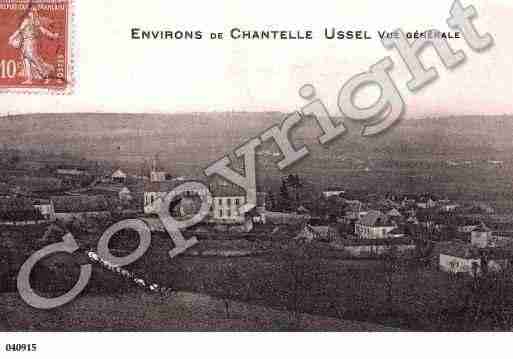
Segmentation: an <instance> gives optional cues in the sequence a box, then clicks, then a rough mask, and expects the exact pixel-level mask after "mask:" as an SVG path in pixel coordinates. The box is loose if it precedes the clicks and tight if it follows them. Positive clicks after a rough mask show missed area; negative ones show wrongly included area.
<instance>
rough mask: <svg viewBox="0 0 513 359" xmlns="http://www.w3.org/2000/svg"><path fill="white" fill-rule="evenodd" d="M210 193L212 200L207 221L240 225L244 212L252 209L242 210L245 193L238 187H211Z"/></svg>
mask: <svg viewBox="0 0 513 359" xmlns="http://www.w3.org/2000/svg"><path fill="white" fill-rule="evenodd" d="M210 193H211V194H212V199H213V203H212V207H211V209H210V214H209V221H211V222H239V223H242V222H244V214H245V212H247V211H248V210H251V209H252V208H249V207H244V208H243V206H244V205H245V204H246V192H245V191H244V190H243V189H242V188H240V187H238V186H235V185H231V184H227V183H224V184H222V185H217V186H211V188H210ZM252 207H254V205H252ZM241 209H243V210H241Z"/></svg>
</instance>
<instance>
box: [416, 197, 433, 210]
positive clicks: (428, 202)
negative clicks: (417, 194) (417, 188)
mask: <svg viewBox="0 0 513 359" xmlns="http://www.w3.org/2000/svg"><path fill="white" fill-rule="evenodd" d="M417 207H419V208H423V209H426V208H434V207H436V201H435V200H433V199H432V198H431V197H423V198H421V199H420V200H419V201H418V202H417Z"/></svg>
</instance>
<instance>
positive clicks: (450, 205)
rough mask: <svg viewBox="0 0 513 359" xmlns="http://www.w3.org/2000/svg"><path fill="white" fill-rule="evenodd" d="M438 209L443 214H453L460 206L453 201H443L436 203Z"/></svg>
mask: <svg viewBox="0 0 513 359" xmlns="http://www.w3.org/2000/svg"><path fill="white" fill-rule="evenodd" d="M438 207H439V208H440V211H443V212H454V211H455V210H456V209H458V207H460V205H459V204H458V203H456V202H454V201H451V200H448V199H443V200H440V201H438Z"/></svg>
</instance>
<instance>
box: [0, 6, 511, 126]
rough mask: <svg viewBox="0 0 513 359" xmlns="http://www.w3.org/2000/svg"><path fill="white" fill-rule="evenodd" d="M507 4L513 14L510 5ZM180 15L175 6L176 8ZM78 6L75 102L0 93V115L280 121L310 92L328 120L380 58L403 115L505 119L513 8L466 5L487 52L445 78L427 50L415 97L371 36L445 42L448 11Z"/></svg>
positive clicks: (402, 70) (400, 67)
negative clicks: (152, 36) (260, 116)
mask: <svg viewBox="0 0 513 359" xmlns="http://www.w3.org/2000/svg"><path fill="white" fill-rule="evenodd" d="M508 3H510V4H508ZM178 4H179V5H178ZM178 4H177V2H174V1H173V2H171V1H168V0H145V1H127V0H88V1H76V4H75V17H74V20H75V21H74V26H73V34H74V50H73V51H74V54H75V67H74V77H75V80H76V85H75V88H74V93H73V95H66V96H55V95H40V94H38V95H34V94H32V95H20V94H17V95H16V94H6V93H0V114H23V113H54V112H63V113H67V112H119V113H127V112H130V113H132V112H133V113H141V112H151V113H174V112H208V111H283V112H291V111H295V110H297V109H299V108H301V107H302V106H303V105H304V104H305V101H304V100H303V99H302V98H301V97H300V96H299V95H298V90H299V88H300V87H301V86H302V85H304V84H307V83H308V84H313V85H314V86H315V88H316V90H317V94H318V96H319V98H320V99H321V100H322V101H323V102H324V103H325V104H326V106H327V107H328V109H329V110H330V112H332V114H333V115H339V110H338V107H337V96H338V93H339V91H340V88H341V87H342V85H343V84H344V83H345V82H346V81H347V80H348V79H350V78H351V77H353V76H354V75H356V74H358V73H361V72H365V71H368V70H369V67H370V66H371V65H373V64H375V63H376V62H378V61H380V60H381V59H382V58H384V57H385V56H390V57H391V59H392V60H393V61H394V69H393V70H392V72H391V76H392V78H393V80H394V82H395V83H396V85H397V87H398V89H399V91H400V92H401V94H402V97H403V99H404V101H405V103H406V113H405V115H406V116H410V117H423V116H444V115H451V114H456V115H460V114H511V113H513V101H512V99H513V66H512V63H513V61H512V60H513V41H512V39H511V36H512V33H513V32H512V31H511V29H512V26H511V21H512V20H511V19H513V3H511V2H510V1H507V0H502V1H499V0H486V1H485V0H463V1H462V4H463V5H464V6H468V5H474V6H475V8H476V10H477V12H478V14H479V16H478V18H477V19H475V20H474V24H475V26H476V28H477V29H478V31H479V32H480V33H481V34H484V33H490V34H491V35H492V37H493V38H494V41H495V43H494V46H493V47H491V48H490V49H489V50H487V51H484V52H482V53H475V52H473V51H472V50H471V49H470V48H469V47H468V46H467V44H466V43H465V42H464V41H463V40H451V42H450V44H451V46H452V47H453V49H454V50H463V51H464V53H465V55H466V56H467V60H466V62H465V63H464V64H462V65H460V66H458V67H456V68H455V69H452V70H447V69H445V68H444V67H443V65H442V63H441V62H440V61H439V60H438V59H437V58H436V57H435V52H434V51H433V50H432V49H429V50H427V51H425V53H424V54H423V59H424V60H425V63H426V64H427V65H434V66H435V67H436V68H437V70H438V72H439V79H438V80H436V81H435V82H433V83H432V84H430V85H428V86H426V87H425V88H423V89H422V90H420V91H419V92H416V93H411V92H410V91H409V90H408V89H407V87H406V82H407V81H408V80H409V77H410V76H409V73H408V71H407V69H406V67H405V65H404V63H403V62H402V60H401V58H400V56H399V55H398V53H397V52H396V51H395V50H387V49H385V48H384V47H383V45H382V44H381V41H380V40H379V38H378V36H377V31H378V30H380V31H381V30H387V31H392V30H395V29H397V28H401V29H403V30H404V31H415V30H426V29H431V28H436V29H439V30H441V31H449V30H450V29H449V28H448V26H447V24H446V19H447V18H448V17H449V16H450V14H449V10H450V7H451V4H452V1H447V0H445V1H442V0H435V1H433V0H431V1H429V2H428V1H425V2H413V1H410V0H404V1H403V0H388V1H370V0H359V1H354V0H350V1H345V0H338V1H329V0H317V1H315V2H308V1H305V2H298V1H276V0H259V1H235V0H233V1H232V0H222V1H215V2H213V1H198V0H192V1H186V2H185V1H184V2H179V3H178ZM134 27H137V28H141V29H148V30H200V31H203V32H204V33H209V32H225V33H226V34H227V33H228V32H229V30H230V29H231V28H233V27H239V28H241V29H248V30H253V29H254V30H260V29H271V28H272V29H279V30H312V31H313V32H314V34H315V37H316V39H315V40H308V41H305V40H304V41H293V40H288V41H269V40H267V41H257V40H253V41H240V40H239V41H238V40H233V39H229V38H226V39H224V40H209V39H202V40H158V41H148V40H131V39H130V32H131V29H132V28H134ZM325 27H327V28H332V27H336V28H337V29H341V30H367V31H368V32H369V33H370V34H371V35H372V36H373V39H372V40H366V41H362V40H352V41H351V40H326V39H323V38H322V36H321V35H322V32H323V30H324V28H325ZM378 93H379V92H377V91H376V89H373V88H370V89H368V91H366V92H363V93H362V94H361V96H359V97H358V98H357V101H359V102H360V103H361V104H362V105H364V104H368V105H370V104H372V102H373V101H374V100H375V98H376V96H377V94H378Z"/></svg>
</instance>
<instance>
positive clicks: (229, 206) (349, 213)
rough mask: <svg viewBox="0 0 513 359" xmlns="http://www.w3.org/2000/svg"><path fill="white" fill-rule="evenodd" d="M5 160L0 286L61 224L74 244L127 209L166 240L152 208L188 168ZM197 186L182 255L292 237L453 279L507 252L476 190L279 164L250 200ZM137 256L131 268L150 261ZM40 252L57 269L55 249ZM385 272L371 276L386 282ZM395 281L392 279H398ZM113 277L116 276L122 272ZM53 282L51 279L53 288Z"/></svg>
mask: <svg viewBox="0 0 513 359" xmlns="http://www.w3.org/2000/svg"><path fill="white" fill-rule="evenodd" d="M15 162H16V163H15ZM6 167H8V168H7V169H5V170H4V171H3V172H2V177H1V178H0V227H1V228H2V231H3V234H2V243H0V248H1V249H2V251H3V252H5V255H4V256H2V258H0V261H1V263H0V264H1V265H0V276H1V281H0V282H1V283H2V288H1V290H2V291H12V290H13V288H14V287H15V284H14V282H15V278H16V275H17V270H18V268H19V266H20V265H21V264H22V263H23V261H24V260H25V259H26V258H27V257H28V256H29V255H30V254H31V251H32V252H33V251H35V250H37V249H39V248H41V247H42V246H44V245H47V244H50V243H55V242H59V241H61V240H62V236H63V235H64V234H65V233H72V234H73V236H74V237H75V238H76V239H77V241H78V243H79V244H80V245H81V248H83V250H84V253H86V252H87V251H89V250H91V248H94V245H95V244H96V242H97V241H98V239H99V237H100V236H101V235H102V232H103V231H105V229H107V228H108V227H109V226H110V225H112V224H113V223H116V222H117V221H119V220H122V219H128V218H137V219H141V220H143V221H145V222H146V223H147V224H148V225H149V227H150V228H151V231H152V233H155V234H156V235H157V236H160V237H158V238H159V239H158V241H159V242H162V243H166V244H165V245H168V244H170V243H171V240H170V239H169V237H168V236H167V233H166V232H165V229H164V228H163V226H162V224H161V223H160V220H159V217H158V213H159V212H160V211H161V205H162V203H163V199H164V197H165V196H166V195H167V194H168V193H169V192H170V191H171V190H172V189H174V188H176V187H177V186H179V185H180V184H183V183H186V182H187V181H191V180H197V179H193V178H186V177H176V176H171V175H170V174H168V173H167V172H166V171H165V170H164V169H163V168H162V165H161V164H160V163H159V161H158V157H155V158H154V159H152V160H151V168H150V169H149V171H148V173H137V174H136V173H130V172H129V171H126V170H124V169H123V168H99V166H98V164H94V165H92V164H91V163H89V164H86V165H83V166H76V165H66V166H63V165H59V164H57V165H56V164H52V165H49V164H46V165H44V164H42V163H38V162H27V161H24V160H22V159H18V160H17V161H14V162H13V161H12V160H11V162H9V163H6ZM9 167H10V168H9ZM29 168H30V169H29ZM208 186H209V190H210V192H211V195H212V199H213V202H212V206H211V208H210V211H209V213H208V216H207V217H206V218H205V219H204V220H203V221H202V222H201V223H198V224H196V225H195V226H193V227H191V228H188V229H187V231H186V233H187V235H186V237H190V236H191V235H194V236H196V237H197V238H198V239H199V243H198V245H197V246H193V247H192V248H190V249H189V250H187V251H186V253H184V255H183V256H184V258H192V257H195V258H202V259H205V261H214V262H215V261H216V260H217V259H216V258H225V259H230V258H235V259H236V258H243V260H244V261H247V260H250V259H251V258H254V259H255V261H259V260H261V258H262V256H268V255H270V256H274V255H276V253H277V252H278V251H279V252H280V253H281V254H280V255H284V256H285V257H284V258H290V257H289V256H290V255H292V256H295V254H294V253H297V248H301V253H302V254H301V255H300V258H302V260H304V261H305V262H308V261H309V260H310V259H311V258H313V257H312V256H311V253H310V254H307V255H306V257H305V252H309V251H316V253H317V254H319V253H321V254H320V256H321V257H323V258H324V259H326V258H329V259H330V260H334V261H343V262H344V263H345V262H346V261H347V262H348V263H358V261H359V263H362V265H364V266H367V265H368V264H369V263H372V264H370V266H371V267H372V270H373V271H377V273H378V274H379V275H383V276H384V278H385V279H386V278H388V276H389V275H394V273H395V271H396V270H395V269H394V268H396V267H395V266H396V264H397V263H407V264H406V265H404V266H405V268H407V266H412V265H413V266H415V268H430V269H429V271H430V273H435V274H434V275H435V276H436V277H437V278H440V276H443V280H444V281H446V280H447V281H453V280H454V278H463V279H462V280H463V282H462V283H467V282H468V283H474V282H475V280H476V279H477V278H480V277H484V276H486V275H487V274H488V273H505V271H507V270H508V269H509V265H510V262H511V259H512V258H513V231H512V232H509V231H508V230H509V226H508V225H509V223H508V219H507V218H506V217H507V216H506V217H504V216H501V215H500V214H498V213H496V212H495V210H494V209H493V208H492V207H491V206H489V205H487V204H486V203H484V202H472V203H469V202H466V201H459V200H458V199H457V198H444V197H440V196H438V195H437V194H435V193H414V194H410V193H401V192H399V191H398V192H397V193H385V194H382V193H369V192H368V191H367V192H361V193H360V192H357V191H354V190H353V191H350V190H346V189H345V188H344V187H342V186H341V187H327V188H324V189H323V190H322V191H320V192H316V191H315V190H314V189H313V188H312V187H311V184H310V183H308V181H305V180H303V178H302V176H301V175H300V174H288V175H284V176H283V177H282V178H281V186H280V187H279V188H276V189H267V190H261V191H257V203H248V202H247V200H246V198H247V197H246V194H245V192H244V190H243V189H241V188H238V187H236V186H234V185H232V184H230V183H228V182H227V181H225V180H223V179H221V178H216V179H214V180H212V181H210V182H208ZM200 204H201V203H199V197H198V196H196V195H195V194H193V193H186V194H184V195H183V196H182V197H181V198H179V199H178V200H175V201H174V202H173V203H172V204H171V207H170V211H171V215H172V216H173V217H175V218H176V219H177V220H183V219H187V218H190V217H191V216H194V215H195V214H196V213H197V211H198V208H199V206H200ZM118 234H119V236H117V237H119V238H117V239H116V241H115V242H116V245H115V246H116V249H115V250H117V251H118V253H125V254H128V253H130V250H131V249H130V248H133V246H134V243H133V242H134V239H133V238H132V237H133V236H132V237H131V236H130V235H128V234H127V233H118ZM135 242H137V241H136V240H135ZM283 253H285V254H283ZM291 253H292V254H291ZM155 257H157V256H154V258H155ZM95 258H96V257H95ZM159 258H160V257H159ZM162 258H164V257H162ZM324 259H323V260H324ZM82 260H83V259H82ZM159 260H160V259H159ZM162 260H164V259H162ZM183 260H187V259H183ZM287 260H288V259H287ZM148 261H150V263H151V260H148ZM148 261H145V262H144V264H140V265H139V267H137V266H136V267H135V268H138V269H139V270H140V271H143V272H148V271H149V272H151V268H150V267H149V266H150V264H148ZM293 261H295V259H294V260H293ZM353 261H356V262H353ZM294 263H295V262H294ZM334 263H335V262H334ZM380 263H382V264H380ZM47 264H48V265H47V266H48V267H49V268H53V269H52V270H53V271H56V272H57V273H61V274H62V272H63V269H62V268H60V269H59V267H58V266H57V265H56V261H55V259H53V260H48V261H47ZM294 265H295V264H294ZM330 265H331V264H330ZM56 266H57V267H56ZM56 268H57V269H56ZM47 269H48V268H47ZM59 270H60V271H59ZM234 270H235V271H237V269H233V268H232V269H230V271H231V272H230V273H228V274H227V275H228V277H230V278H231V277H233V276H235V278H236V279H237V278H239V276H240V275H242V274H240V273H235V274H234V273H233V271H234ZM161 271H163V270H161ZM397 273H399V271H397ZM436 273H438V274H436ZM161 275H162V276H163V275H164V274H163V273H162V274H161ZM223 275H224V274H223ZM303 275H304V274H303ZM430 275H431V274H430ZM167 277H168V276H167V275H166V277H164V278H167ZM398 278H399V277H398ZM296 279H297V278H296ZM67 280H69V281H71V283H72V280H71V279H70V278H67ZM165 280H166V279H164V281H165ZM301 280H302V281H304V280H306V279H304V278H302V279H301ZM437 280H438V279H437ZM43 282H44V281H43ZM117 282H122V279H121V278H118V279H116V278H110V282H109V283H110V284H108V285H112V286H114V287H116V286H118V284H116V283H117ZM113 283H114V284H113ZM215 283H216V282H215V281H212V283H211V284H210V285H214V284H215ZM386 283H387V282H384V283H378V284H379V285H383V286H384V287H385V288H386V287H387V284H386ZM397 283H400V279H397ZM397 283H394V286H400V284H397ZM451 283H452V282H451ZM68 285H69V283H68ZM187 285H188V284H187ZM195 285H196V284H193V285H192V286H193V287H194V286H195ZM309 285H310V284H309ZM104 286H105V284H104V285H102V288H105V287H104ZM120 286H121V287H123V288H126V284H120ZM224 286H225V284H222V285H220V288H221V287H222V288H224ZM389 286H390V291H392V289H391V288H392V284H391V283H390V285H389ZM307 287H308V286H307ZM59 290H63V289H62V288H57V289H55V291H56V292H58V291H59ZM231 290H232V288H226V291H227V292H230V291H231ZM266 290H268V289H266ZM396 290H399V289H396ZM213 291H214V292H215V291H216V288H213ZM390 293H391V292H390ZM223 294H224V292H223V293H221V294H220V295H223ZM239 294H240V292H236V295H239ZM244 295H245V296H250V294H248V293H246V294H244ZM295 295H297V293H296V294H295ZM390 295H391V294H390ZM400 295H402V294H400ZM306 310H309V308H306ZM337 313H338V311H337ZM323 314H324V313H323ZM358 319H360V318H358Z"/></svg>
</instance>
